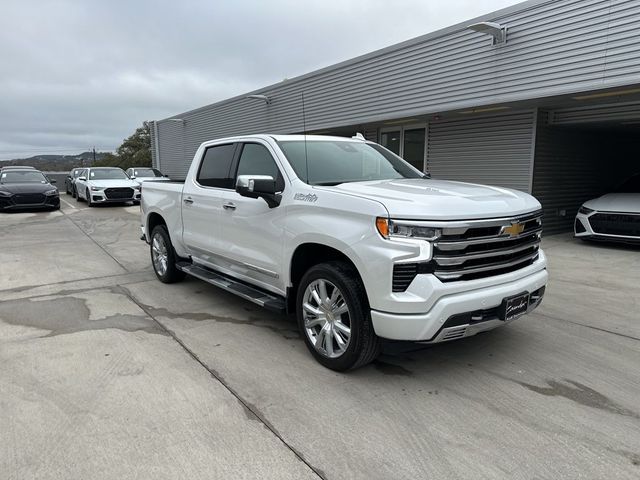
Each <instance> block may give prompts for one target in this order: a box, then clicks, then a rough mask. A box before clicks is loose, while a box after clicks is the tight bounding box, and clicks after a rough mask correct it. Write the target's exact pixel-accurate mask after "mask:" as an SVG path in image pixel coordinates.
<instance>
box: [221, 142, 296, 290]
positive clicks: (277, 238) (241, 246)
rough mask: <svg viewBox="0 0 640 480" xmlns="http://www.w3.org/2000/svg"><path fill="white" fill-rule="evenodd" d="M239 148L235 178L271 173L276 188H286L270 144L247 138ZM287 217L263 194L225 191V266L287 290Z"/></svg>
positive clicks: (223, 241)
mask: <svg viewBox="0 0 640 480" xmlns="http://www.w3.org/2000/svg"><path fill="white" fill-rule="evenodd" d="M239 148H241V150H240V152H239V157H238V163H237V168H236V175H235V177H236V178H237V176H238V175H270V176H272V177H273V178H274V179H275V180H276V185H277V189H276V190H277V191H283V190H284V188H285V181H284V177H283V175H282V173H281V169H280V168H279V167H278V164H277V162H276V160H275V159H274V155H273V154H272V152H271V151H270V147H269V146H268V144H264V143H259V142H255V143H249V142H248V143H243V144H241V145H240V147H239ZM284 220H285V209H284V207H280V206H278V207H275V208H269V206H268V205H267V203H266V202H265V201H264V200H263V199H262V198H247V197H243V196H241V195H240V194H238V193H237V192H236V191H235V190H227V191H225V192H224V201H223V204H222V212H221V216H220V225H221V230H222V231H221V236H220V239H221V242H222V249H221V250H222V255H223V256H224V257H225V258H226V265H224V266H225V269H227V270H228V271H229V272H230V273H232V274H233V275H235V276H238V277H240V278H245V279H247V280H251V281H252V282H254V283H258V284H259V285H261V286H262V287H263V288H266V289H268V290H271V291H274V292H276V293H280V294H284V288H285V287H284V284H283V272H282V264H283V263H282V255H283V245H284Z"/></svg>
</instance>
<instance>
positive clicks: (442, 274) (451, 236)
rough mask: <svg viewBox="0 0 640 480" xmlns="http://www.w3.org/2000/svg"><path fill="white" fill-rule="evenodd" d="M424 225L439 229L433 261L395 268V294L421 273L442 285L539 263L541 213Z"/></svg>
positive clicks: (406, 264) (404, 288)
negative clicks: (439, 281)
mask: <svg viewBox="0 0 640 480" xmlns="http://www.w3.org/2000/svg"><path fill="white" fill-rule="evenodd" d="M424 223H425V225H427V224H429V225H430V226H434V227H437V228H441V229H442V235H441V237H440V238H438V240H437V241H435V243H434V244H433V259H432V260H431V261H430V262H422V263H404V264H396V265H394V269H393V282H392V283H393V285H392V289H393V291H394V292H402V291H405V290H406V289H407V287H408V286H409V284H411V282H412V281H413V279H414V278H415V276H416V275H418V274H420V273H432V274H433V275H435V276H436V277H438V279H440V280H441V281H442V282H453V281H462V280H474V279H478V278H485V277H491V276H494V275H502V274H504V273H509V272H513V271H515V270H519V269H521V268H524V267H526V266H528V265H531V264H532V263H533V262H535V261H536V260H537V259H538V255H539V248H540V236H541V234H542V212H535V213H531V214H527V215H523V216H519V217H513V218H503V219H495V220H478V221H468V222H465V221H459V222H432V223H429V222H424ZM514 226H516V227H514ZM505 229H507V230H505ZM509 230H511V231H509Z"/></svg>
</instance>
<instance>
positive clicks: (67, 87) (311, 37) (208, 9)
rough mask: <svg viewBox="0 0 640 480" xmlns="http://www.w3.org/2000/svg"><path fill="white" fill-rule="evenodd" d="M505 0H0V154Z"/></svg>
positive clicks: (73, 147) (126, 120) (29, 149)
mask: <svg viewBox="0 0 640 480" xmlns="http://www.w3.org/2000/svg"><path fill="white" fill-rule="evenodd" d="M515 3H518V2H517V1H514V0H446V1H442V0H437V1H436V0H394V1H391V0H384V1H383V0H322V1H316V2H312V1H303V0H297V1H296V0H264V1H258V0H253V1H246V0H229V1H226V0H224V1H223V0H201V1H190V0H172V1H161V0H148V1H147V0H129V1H120V0H101V1H98V0H67V1H64V0H62V1H48V0H41V1H30V0H2V2H1V3H0V160H2V159H10V158H22V157H26V156H30V155H34V154H39V153H70V154H73V153H79V152H81V151H85V150H88V149H90V148H91V147H93V146H95V147H96V148H98V149H99V150H112V149H114V148H116V147H117V146H118V145H119V144H120V143H121V141H122V139H124V138H125V137H127V136H128V135H130V134H131V133H132V132H133V130H135V128H136V127H137V126H139V125H140V124H141V123H142V121H143V120H156V119H162V118H165V117H167V116H169V115H173V114H176V113H180V112H183V111H186V110H189V109H192V108H195V107H199V106H202V105H206V104H208V103H213V102H215V101H218V100H223V99H225V98H228V97H231V96H234V95H238V94H241V93H244V92H246V91H249V90H253V89H256V88H260V87H263V86H266V85H268V84H271V83H275V82H278V81H280V80H282V79H284V78H292V77H295V76H297V75H300V74H303V73H307V72H309V71H312V70H315V69H317V68H321V67H324V66H327V65H331V64H333V63H336V62H339V61H342V60H347V59H349V58H352V57H354V56H357V55H360V54H363V53H367V52H370V51H372V50H376V49H378V48H383V47H386V46H389V45H391V44H394V43H397V42H401V41H403V40H407V39H409V38H413V37H416V36H419V35H422V34H425V33H428V32H431V31H434V30H437V29H439V28H443V27H446V26H449V25H452V24H454V23H458V22H462V21H465V20H468V19H470V18H473V17H476V16H479V15H482V14H485V13H489V12H492V11H494V10H497V9H500V8H503V7H506V6H509V5H512V4H515Z"/></svg>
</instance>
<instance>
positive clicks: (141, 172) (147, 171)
mask: <svg viewBox="0 0 640 480" xmlns="http://www.w3.org/2000/svg"><path fill="white" fill-rule="evenodd" d="M133 175H134V176H136V177H161V176H162V174H161V173H160V171H159V170H156V169H155V168H134V169H133Z"/></svg>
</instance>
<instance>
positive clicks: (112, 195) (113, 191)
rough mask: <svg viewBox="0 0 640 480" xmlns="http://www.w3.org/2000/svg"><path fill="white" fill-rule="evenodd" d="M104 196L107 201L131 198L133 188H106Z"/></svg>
mask: <svg viewBox="0 0 640 480" xmlns="http://www.w3.org/2000/svg"><path fill="white" fill-rule="evenodd" d="M104 194H105V195H106V197H107V198H109V199H120V198H122V199H124V198H133V188H129V187H122V188H107V189H106V190H105V191H104Z"/></svg>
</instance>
